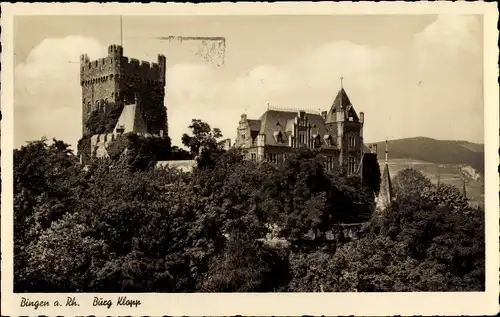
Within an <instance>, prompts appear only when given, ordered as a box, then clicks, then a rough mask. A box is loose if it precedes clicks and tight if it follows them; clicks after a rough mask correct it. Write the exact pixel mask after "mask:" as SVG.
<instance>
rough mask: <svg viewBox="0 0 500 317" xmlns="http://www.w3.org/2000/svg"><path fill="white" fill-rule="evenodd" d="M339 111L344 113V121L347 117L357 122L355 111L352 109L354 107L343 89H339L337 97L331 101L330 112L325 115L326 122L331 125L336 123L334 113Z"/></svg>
mask: <svg viewBox="0 0 500 317" xmlns="http://www.w3.org/2000/svg"><path fill="white" fill-rule="evenodd" d="M339 110H344V111H345V112H344V114H345V119H347V118H348V117H353V118H354V120H356V121H357V120H359V118H358V114H357V113H356V110H355V109H354V106H353V105H352V103H351V100H350V99H349V96H348V95H347V92H346V91H345V89H344V88H343V87H342V88H340V90H339V92H338V93H337V96H336V97H335V99H334V100H333V103H332V106H331V107H330V110H329V111H328V114H327V119H326V122H327V123H331V122H335V121H337V118H336V116H335V112H336V111H339Z"/></svg>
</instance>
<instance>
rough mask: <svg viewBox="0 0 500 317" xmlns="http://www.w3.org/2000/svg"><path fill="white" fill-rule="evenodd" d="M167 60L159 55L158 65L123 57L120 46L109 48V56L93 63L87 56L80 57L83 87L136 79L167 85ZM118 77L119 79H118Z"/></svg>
mask: <svg viewBox="0 0 500 317" xmlns="http://www.w3.org/2000/svg"><path fill="white" fill-rule="evenodd" d="M165 68H166V58H165V56H164V55H161V54H159V55H158V60H157V62H156V63H154V62H153V63H151V62H149V61H141V60H139V59H136V58H128V57H126V56H123V48H122V47H121V46H119V45H110V46H109V47H108V56H107V57H103V58H99V59H97V60H93V61H91V60H90V59H89V57H88V55H87V54H83V55H81V57H80V81H81V83H82V85H84V84H89V83H95V81H96V80H103V79H113V78H120V77H123V78H127V77H134V78H136V79H140V80H143V81H154V82H159V83H165V71H166V69H165ZM117 76H118V77H117Z"/></svg>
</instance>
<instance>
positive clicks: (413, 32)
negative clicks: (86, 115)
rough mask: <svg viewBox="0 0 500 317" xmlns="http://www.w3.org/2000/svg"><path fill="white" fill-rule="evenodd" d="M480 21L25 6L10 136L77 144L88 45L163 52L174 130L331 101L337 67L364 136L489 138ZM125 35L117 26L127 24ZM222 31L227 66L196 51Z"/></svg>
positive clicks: (232, 131)
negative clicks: (82, 12)
mask: <svg viewBox="0 0 500 317" xmlns="http://www.w3.org/2000/svg"><path fill="white" fill-rule="evenodd" d="M482 29H483V26H482V18H481V16H474V15H439V16H438V15H385V16H383V15H352V16H346V15H337V16H328V15H323V16H175V17H173V16H153V17H152V16H148V17H140V16H125V17H123V20H122V32H120V18H119V17H118V16H26V17H19V16H18V17H16V18H15V20H14V63H15V65H14V67H15V69H14V133H15V137H14V146H15V147H19V146H21V145H23V144H26V142H27V141H30V140H37V139H40V138H41V137H43V136H46V137H47V138H49V139H52V138H56V139H60V140H64V141H65V142H67V143H69V144H72V145H73V146H74V148H76V144H77V141H78V139H79V138H80V137H81V131H82V129H81V88H80V82H79V60H80V55H81V54H84V53H85V54H88V55H89V57H90V58H91V59H96V58H100V57H104V56H106V54H107V47H108V45H110V44H120V42H123V46H124V54H125V55H126V56H127V57H133V58H138V59H141V60H146V61H151V62H155V61H156V59H157V55H158V54H164V55H165V56H166V57H167V84H166V85H167V86H166V92H167V95H166V98H165V105H166V107H167V112H168V118H169V131H168V133H169V135H170V136H171V138H172V142H173V144H176V145H180V143H181V142H180V139H181V136H182V134H183V133H185V132H188V128H187V127H188V126H189V124H190V122H191V119H193V118H196V119H201V120H203V121H205V122H207V123H209V124H210V125H211V126H212V127H217V128H220V129H221V130H222V133H223V135H224V137H226V138H231V139H232V140H233V142H234V138H235V136H236V129H237V126H238V121H239V119H240V116H241V114H243V113H245V114H247V115H248V117H249V118H255V119H257V118H258V117H260V116H261V115H262V114H263V113H264V112H265V111H266V109H267V107H268V103H269V105H270V106H271V107H274V108H291V109H312V110H316V111H317V110H323V111H327V110H328V109H329V108H330V106H331V104H332V102H333V99H334V98H335V96H336V94H337V92H338V90H339V89H340V84H341V83H340V77H343V78H344V79H343V86H344V89H345V90H346V92H347V94H348V95H349V97H350V100H351V102H352V103H353V105H354V107H355V109H356V111H357V112H358V113H359V112H361V111H362V112H364V113H365V126H364V138H365V142H367V143H368V142H376V141H382V140H385V139H386V137H387V138H388V139H399V138H406V137H416V136H424V137H430V138H435V139H446V140H466V141H471V142H478V143H483V142H484V122H483V121H484V115H483V113H484V112H483V111H484V110H483V109H484V102H483V42H482V41H483V30H482ZM120 34H122V36H121V35H120ZM168 36H196V37H203V36H207V37H208V36H209V37H224V38H225V41H226V50H225V52H224V63H223V65H217V63H214V62H207V61H206V60H205V59H203V58H200V57H199V56H197V55H196V50H197V49H198V48H199V42H193V41H189V42H188V41H183V42H180V41H175V40H174V41H168V40H162V39H161V37H168Z"/></svg>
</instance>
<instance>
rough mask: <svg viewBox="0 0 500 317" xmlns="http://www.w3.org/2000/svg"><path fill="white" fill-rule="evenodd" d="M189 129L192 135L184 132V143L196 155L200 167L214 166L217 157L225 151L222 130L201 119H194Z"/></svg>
mask: <svg viewBox="0 0 500 317" xmlns="http://www.w3.org/2000/svg"><path fill="white" fill-rule="evenodd" d="M189 129H191V133H192V135H188V134H186V133H184V134H183V135H182V144H183V145H184V146H186V147H187V148H189V149H190V151H191V154H192V155H193V156H196V160H197V163H198V167H199V168H205V167H213V166H214V164H215V161H216V160H217V157H218V156H219V155H220V154H221V153H222V152H223V147H222V144H221V142H220V139H221V138H222V133H221V131H220V130H219V129H218V128H213V129H212V128H211V127H210V125H209V124H208V123H206V122H203V121H201V120H199V119H193V120H192V121H191V125H190V126H189Z"/></svg>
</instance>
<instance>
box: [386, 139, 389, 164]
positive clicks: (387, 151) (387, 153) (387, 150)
mask: <svg viewBox="0 0 500 317" xmlns="http://www.w3.org/2000/svg"><path fill="white" fill-rule="evenodd" d="M387 143H388V142H387V137H385V165H387V157H388V156H389V149H388V146H387Z"/></svg>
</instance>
